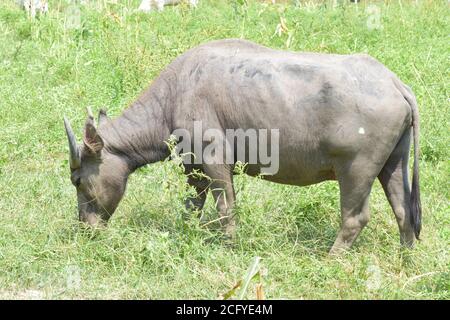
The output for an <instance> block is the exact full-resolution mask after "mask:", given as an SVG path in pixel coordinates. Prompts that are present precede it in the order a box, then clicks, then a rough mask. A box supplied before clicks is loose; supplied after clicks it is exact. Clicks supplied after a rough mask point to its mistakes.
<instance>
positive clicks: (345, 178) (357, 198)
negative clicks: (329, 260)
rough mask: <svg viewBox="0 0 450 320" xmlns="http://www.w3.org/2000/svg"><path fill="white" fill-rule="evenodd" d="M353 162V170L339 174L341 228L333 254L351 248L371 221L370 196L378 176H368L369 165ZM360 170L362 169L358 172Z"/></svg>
mask: <svg viewBox="0 0 450 320" xmlns="http://www.w3.org/2000/svg"><path fill="white" fill-rule="evenodd" d="M355 162H356V161H354V162H353V164H352V166H351V168H347V169H344V170H340V171H341V172H337V178H338V181H339V189H340V200H341V228H340V230H339V232H338V235H337V237H336V240H335V242H334V244H333V247H332V248H331V250H330V253H331V254H335V253H339V252H340V251H343V250H345V249H347V248H350V247H351V245H352V243H353V242H354V241H355V239H356V238H357V237H358V235H359V233H360V232H361V230H362V229H363V228H364V227H365V225H366V224H367V222H368V221H369V217H370V212H369V195H370V191H371V188H372V185H373V181H374V180H375V176H376V174H375V175H374V176H373V177H371V176H370V175H367V169H368V168H367V163H365V164H364V162H363V161H361V165H357V163H355ZM358 168H360V169H359V170H358Z"/></svg>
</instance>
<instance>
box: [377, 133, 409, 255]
mask: <svg viewBox="0 0 450 320" xmlns="http://www.w3.org/2000/svg"><path fill="white" fill-rule="evenodd" d="M410 135H411V132H410V129H408V130H406V131H405V133H404V134H403V136H402V138H401V139H400V141H399V143H398V144H397V146H396V147H395V149H394V151H393V152H392V153H391V155H390V157H389V159H388V160H387V162H386V164H385V165H384V167H383V169H382V170H381V172H380V174H379V175H378V179H379V180H380V182H381V185H382V186H383V189H384V192H385V194H386V197H387V198H388V201H389V203H390V205H391V207H392V210H393V211H394V214H395V218H396V219H397V223H398V228H399V230H400V242H401V244H402V245H405V246H407V247H412V246H413V245H414V240H415V235H414V229H413V227H412V223H411V213H410V212H411V210H410V198H411V190H410V187H409V182H408V159H409V145H410Z"/></svg>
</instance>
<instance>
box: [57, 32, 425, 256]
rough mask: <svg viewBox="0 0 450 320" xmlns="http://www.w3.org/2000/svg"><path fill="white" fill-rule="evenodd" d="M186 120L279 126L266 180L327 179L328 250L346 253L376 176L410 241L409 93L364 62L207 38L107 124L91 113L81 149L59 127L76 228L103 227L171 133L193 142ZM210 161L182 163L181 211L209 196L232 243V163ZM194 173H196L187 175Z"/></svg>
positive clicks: (416, 213)
mask: <svg viewBox="0 0 450 320" xmlns="http://www.w3.org/2000/svg"><path fill="white" fill-rule="evenodd" d="M196 121H197V122H198V121H201V123H202V126H203V130H206V129H208V128H214V129H216V130H218V131H219V132H222V133H223V135H222V136H223V137H225V132H226V130H229V129H233V130H238V129H241V130H249V129H252V128H257V129H267V130H271V129H278V130H279V141H278V143H279V150H278V158H279V168H278V171H277V172H276V173H274V174H272V175H264V176H263V178H264V179H265V180H269V181H272V182H277V183H283V184H290V185H295V186H305V185H311V184H316V183H319V182H322V181H326V180H336V181H337V182H338V184H339V188H340V210H341V227H340V230H339V232H338V234H337V238H336V241H335V242H334V245H333V247H332V248H331V252H332V253H336V252H339V251H341V250H342V249H346V248H349V247H350V246H351V245H352V243H353V242H354V240H355V239H356V237H357V236H358V234H359V233H360V232H361V230H362V229H363V228H364V226H365V225H366V224H367V222H368V221H369V195H370V191H371V188H372V185H373V183H374V181H375V179H376V178H377V177H378V179H379V181H380V182H381V185H382V186H383V189H384V192H385V194H386V196H387V198H388V200H389V203H390V205H391V207H392V209H393V211H394V214H395V217H396V220H397V222H398V227H399V229H400V241H401V243H402V244H403V245H405V246H408V247H411V246H413V244H414V241H415V239H416V238H417V239H418V238H419V234H420V229H421V218H422V214H421V205H420V192H419V168H418V155H419V149H418V148H419V115H418V106H417V102H416V99H415V97H414V94H413V93H412V91H411V89H410V88H409V87H408V86H406V85H405V84H403V83H402V82H401V81H400V80H399V78H398V77H397V76H396V75H395V74H394V73H393V72H391V71H390V70H388V69H387V68H386V67H385V66H383V65H382V64H381V63H380V62H378V61H377V60H375V59H373V58H371V57H370V56H368V55H366V54H354V55H337V54H319V53H297V52H287V51H280V50H273V49H270V48H266V47H263V46H260V45H257V44H255V43H252V42H249V41H244V40H236V39H226V40H219V41H212V42H209V43H206V44H203V45H200V46H198V47H195V48H193V49H191V50H189V51H187V52H185V53H184V54H182V55H180V56H179V57H177V58H176V59H175V60H174V61H173V62H172V63H170V64H169V65H168V66H167V67H166V68H165V70H163V71H162V72H161V74H160V75H159V76H158V77H157V79H156V80H154V81H153V83H152V84H151V85H150V86H149V88H147V89H146V90H145V91H144V92H143V93H142V94H141V96H140V97H138V98H137V100H136V101H135V102H134V103H132V104H131V106H129V107H128V108H127V109H126V110H125V111H124V112H123V114H122V115H121V116H120V117H118V118H116V119H110V118H109V117H108V116H107V115H106V112H105V111H103V110H101V111H100V113H99V117H98V126H97V125H96V124H95V122H94V117H93V115H92V113H90V114H89V115H88V117H87V120H86V124H85V128H84V135H83V143H82V144H81V145H78V144H77V142H76V138H75V136H74V133H73V131H72V129H71V127H70V124H69V122H68V121H67V119H66V118H65V119H64V124H65V128H66V133H67V136H68V140H69V147H70V169H71V180H72V183H73V184H74V185H75V187H76V190H77V196H78V211H79V218H80V220H81V221H84V222H87V223H89V224H90V225H97V224H99V223H106V221H108V219H109V218H110V217H111V215H112V214H113V212H114V211H115V210H116V208H117V206H118V204H119V202H120V200H121V199H122V197H123V194H124V192H125V187H126V184H127V179H128V176H129V175H130V174H131V173H132V172H134V171H135V170H136V169H137V168H139V167H142V166H144V165H146V164H150V163H155V162H157V161H162V160H164V159H167V158H168V157H169V156H170V154H171V153H170V148H169V147H168V144H167V143H166V141H167V140H168V139H169V138H170V137H171V135H172V133H173V132H175V131H176V130H179V129H183V130H186V131H188V132H191V133H192V135H194V132H193V130H194V123H195V122H196ZM411 137H412V139H413V143H414V165H413V177H412V186H411V187H410V184H409V181H408V159H409V150H410V142H411V141H410V140H411ZM216 139H217V137H216ZM223 139H225V138H223ZM268 143H269V144H270V143H271V142H270V141H269V142H268ZM269 147H270V146H269ZM210 157H212V158H213V159H209V160H213V161H205V162H203V163H193V164H192V163H189V164H188V163H186V165H185V171H186V174H187V177H188V178H187V180H188V184H190V185H191V186H193V187H194V188H195V190H196V191H197V193H198V195H197V196H196V197H193V198H191V199H188V206H189V207H190V208H193V209H198V210H201V209H202V207H203V205H204V202H205V199H206V196H207V193H208V191H211V193H212V195H213V197H214V200H215V203H216V207H217V210H218V212H219V216H220V221H221V223H222V227H223V230H224V233H225V234H226V235H229V236H231V237H232V236H233V234H234V232H235V226H236V222H235V217H234V211H233V206H234V203H235V192H234V188H233V171H234V167H235V163H227V162H226V161H224V159H223V157H225V155H224V154H223V153H211V155H210ZM262 167H263V165H262V164H261V163H259V162H257V163H253V164H249V165H248V166H247V167H246V173H247V174H249V175H251V176H256V175H259V174H260V172H261V169H262ZM196 170H198V171H199V172H202V173H203V175H192V172H194V171H195V172H196Z"/></svg>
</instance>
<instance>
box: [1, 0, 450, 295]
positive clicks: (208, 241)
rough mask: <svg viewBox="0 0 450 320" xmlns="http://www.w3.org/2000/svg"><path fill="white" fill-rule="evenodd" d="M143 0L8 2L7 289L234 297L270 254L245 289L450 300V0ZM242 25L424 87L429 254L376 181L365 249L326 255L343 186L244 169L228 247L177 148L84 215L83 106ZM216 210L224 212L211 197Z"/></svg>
mask: <svg viewBox="0 0 450 320" xmlns="http://www.w3.org/2000/svg"><path fill="white" fill-rule="evenodd" d="M306 2H307V3H309V4H308V5H305V4H304V3H306ZM138 6H139V1H130V0H121V1H118V3H117V4H108V2H107V1H98V2H94V1H91V2H90V4H88V5H86V6H81V7H79V8H80V9H77V7H74V5H73V3H72V4H68V1H62V0H61V1H60V0H53V1H52V0H50V1H49V8H50V10H49V12H48V14H46V15H42V16H38V17H37V18H36V19H30V18H29V17H27V14H26V13H25V12H24V11H23V10H21V9H20V8H19V7H18V6H17V5H16V4H15V1H14V0H6V1H1V4H0V142H1V143H0V298H33V297H38V298H140V299H158V298H174V299H179V298H219V297H223V295H224V294H226V293H227V292H229V291H230V289H231V288H233V286H234V285H235V284H236V283H237V281H239V280H240V279H243V277H244V276H245V272H246V270H247V269H248V267H249V266H250V265H251V263H252V261H254V257H257V256H258V257H261V260H260V261H259V260H258V261H259V266H260V268H261V270H263V271H264V272H262V274H263V276H261V279H260V280H259V281H258V284H257V283H256V282H250V283H249V287H248V288H246V289H247V290H246V293H245V295H244V297H246V298H255V297H256V290H257V285H258V286H259V287H258V288H259V289H261V285H262V288H263V289H264V295H265V297H266V298H268V299H273V298H289V299H291V298H292V299H318V298H343V299H355V298H362V299H372V298H374V299H418V298H424V299H449V298H450V291H449V290H450V289H449V286H450V272H449V264H450V259H449V254H450V250H449V243H450V210H449V185H448V181H449V180H450V179H449V178H450V177H449V172H450V167H449V149H448V146H449V142H450V141H449V131H448V128H449V116H448V115H449V91H448V89H449V87H450V86H449V77H448V72H449V59H448V53H449V52H450V50H449V49H450V48H449V42H448V34H449V33H450V28H449V21H448V19H449V17H450V10H449V6H448V4H447V1H373V2H369V1H366V2H364V1H361V2H360V3H359V4H351V3H350V2H349V1H338V5H337V6H336V7H333V6H330V3H329V2H328V3H325V2H324V3H317V2H313V1H292V2H289V1H286V3H281V4H275V5H272V4H269V3H263V2H258V1H251V0H248V1H237V0H236V1H218V0H217V1H214V0H201V1H200V2H199V5H198V7H197V8H190V7H189V6H188V5H180V6H173V7H167V8H166V9H165V10H164V11H163V12H152V13H150V14H144V13H139V12H136V11H135V9H136V8H137V7H138ZM78 14H79V17H80V19H79V21H78V20H77V15H78ZM78 22H80V23H79V24H77V23H78ZM373 23H375V25H374V24H373ZM229 37H238V38H246V39H249V40H253V41H256V42H258V43H261V44H263V45H267V46H270V47H273V48H280V49H288V50H296V51H317V52H330V53H354V52H367V53H369V54H370V55H372V56H374V57H376V58H377V59H379V60H380V61H381V62H383V63H384V64H385V65H386V66H388V67H389V68H390V69H391V70H393V71H394V72H396V73H397V74H398V75H399V76H400V78H401V79H402V80H403V81H404V82H405V83H407V84H409V85H410V86H411V87H412V88H413V90H414V92H415V94H416V96H417V99H418V101H419V104H420V114H421V162H420V166H421V177H422V179H421V187H422V204H423V209H424V222H423V231H422V241H420V242H419V243H418V245H417V247H416V248H415V249H414V250H412V251H402V250H401V249H400V247H399V235H398V230H397V224H396V222H395V218H394V215H393V213H392V211H391V208H390V207H389V204H388V202H387V200H386V198H385V196H384V194H383V192H382V190H381V187H380V185H379V183H376V184H375V186H374V190H373V192H372V196H371V204H370V208H371V211H372V220H371V221H370V223H369V224H368V226H367V227H366V229H365V230H364V231H363V232H362V234H361V236H360V238H359V239H358V241H357V242H356V244H355V245H354V247H353V248H352V249H351V250H350V251H349V252H347V253H345V254H343V255H341V256H339V257H329V256H328V255H327V250H328V249H329V247H330V246H331V244H332V242H333V240H334V237H335V233H336V231H337V229H338V225H339V217H340V216H339V201H338V187H337V185H336V183H333V182H327V183H322V184H320V185H315V186H311V187H304V188H296V187H291V186H283V185H277V184H272V183H269V182H265V181H261V180H260V179H254V178H249V177H246V176H243V175H242V176H238V177H236V181H237V193H238V194H237V201H238V209H237V210H238V211H237V212H238V216H239V221H240V227H239V230H238V237H237V239H236V243H235V244H234V246H231V247H230V246H228V245H225V244H224V243H223V241H222V240H221V237H220V232H218V231H217V230H215V229H214V228H206V227H202V226H201V223H200V222H199V219H197V217H195V216H193V217H191V218H189V219H185V217H186V212H185V209H184V207H183V200H184V199H185V197H186V195H187V194H188V193H189V192H191V191H190V190H188V189H187V187H186V185H185V178H184V177H183V175H182V172H181V170H179V169H178V167H177V165H176V164H175V163H172V162H164V163H160V164H155V165H152V166H148V167H145V168H143V169H141V170H139V171H138V172H136V173H135V174H134V175H132V176H131V179H130V181H129V184H128V191H127V195H126V196H125V199H124V200H123V202H122V203H121V205H120V207H119V209H118V211H117V212H116V213H115V215H114V217H113V218H112V221H111V223H110V225H109V226H108V228H106V229H104V230H101V231H96V232H93V231H90V230H86V229H85V228H83V227H81V226H80V225H79V224H78V222H77V213H76V197H75V189H74V188H73V186H72V185H71V184H70V180H69V166H68V146H67V141H66V136H65V134H64V129H63V122H62V116H63V114H65V115H67V116H68V117H69V118H70V119H71V120H72V123H73V126H74V129H76V132H77V133H78V136H79V137H80V135H81V127H82V125H83V122H84V119H85V116H86V115H85V108H86V106H91V107H92V108H93V109H94V110H95V109H99V108H100V107H107V109H108V110H109V112H110V113H111V114H112V115H113V116H117V115H119V114H120V112H121V110H123V109H124V108H125V107H126V106H127V105H128V104H129V103H131V102H132V101H133V99H134V98H135V97H136V96H137V95H138V94H139V93H140V92H141V91H142V90H143V89H144V88H145V87H146V86H147V85H148V84H149V83H150V82H151V81H152V79H154V78H155V77H156V76H157V75H158V73H159V72H160V71H161V70H162V69H163V68H164V66H166V65H167V64H168V63H169V62H170V61H171V60H172V59H173V58H175V57H176V56H177V55H179V54H181V53H182V52H184V51H185V50H187V49H188V48H191V47H193V46H196V45H197V44H200V43H202V42H205V41H208V40H212V39H220V38H229ZM380 130H383V128H380ZM204 215H205V216H206V218H208V219H214V218H215V211H214V208H213V203H212V200H211V198H209V200H208V204H207V206H206V209H205V212H204Z"/></svg>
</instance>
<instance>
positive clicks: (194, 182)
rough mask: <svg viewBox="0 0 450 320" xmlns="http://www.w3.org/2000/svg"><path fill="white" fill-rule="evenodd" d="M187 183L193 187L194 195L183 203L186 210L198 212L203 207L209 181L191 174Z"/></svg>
mask: <svg viewBox="0 0 450 320" xmlns="http://www.w3.org/2000/svg"><path fill="white" fill-rule="evenodd" d="M187 183H188V184H189V185H190V186H192V187H194V189H195V191H196V194H195V195H194V196H191V197H188V198H187V199H186V202H185V206H186V209H188V210H190V211H200V210H202V209H203V206H204V205H205V201H206V196H207V194H208V189H209V184H210V182H209V180H208V179H207V178H204V177H195V176H193V175H192V174H190V175H188V179H187Z"/></svg>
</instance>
